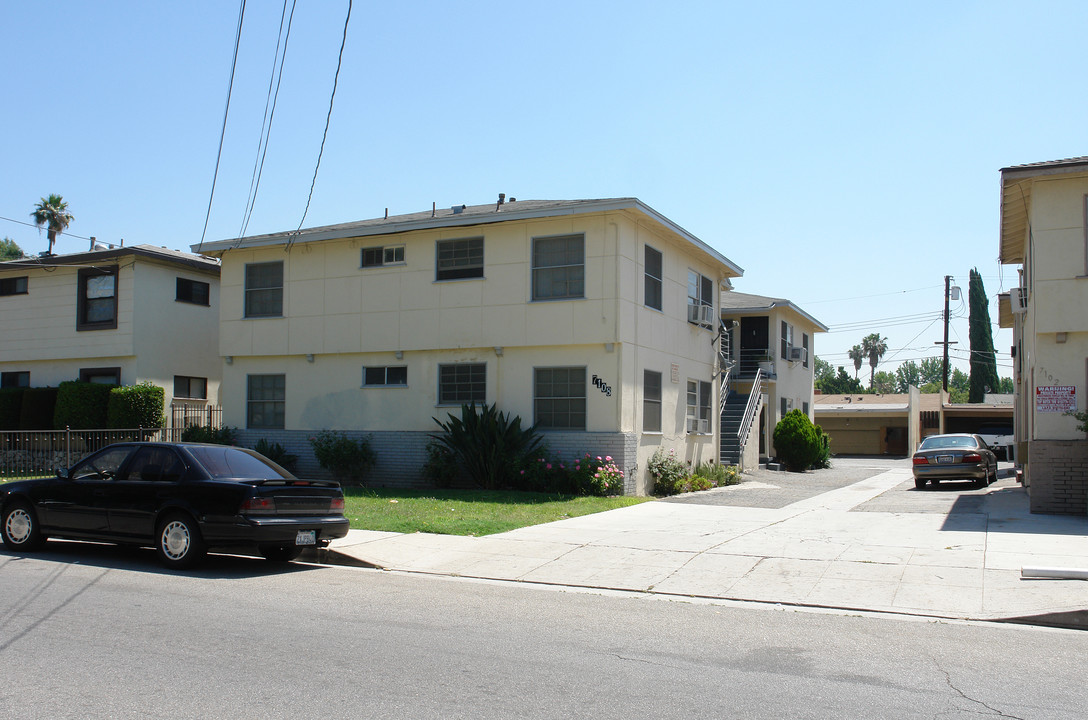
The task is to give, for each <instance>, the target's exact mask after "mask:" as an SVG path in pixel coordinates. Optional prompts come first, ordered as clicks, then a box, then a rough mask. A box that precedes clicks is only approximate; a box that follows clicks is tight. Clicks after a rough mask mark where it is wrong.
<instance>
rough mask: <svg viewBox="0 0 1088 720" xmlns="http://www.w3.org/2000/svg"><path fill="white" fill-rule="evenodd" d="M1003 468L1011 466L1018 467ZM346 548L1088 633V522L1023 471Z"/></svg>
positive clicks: (485, 569)
mask: <svg viewBox="0 0 1088 720" xmlns="http://www.w3.org/2000/svg"><path fill="white" fill-rule="evenodd" d="M1003 474H1004V475H1006V476H1007V475H1009V474H1010V473H1009V471H1008V468H1005V472H1004V473H1003ZM332 551H333V553H335V554H338V555H340V556H341V558H342V559H344V560H348V561H356V562H363V563H366V564H370V565H373V566H376V567H380V568H385V569H389V570H398V571H406V572H422V573H436V574H443V575H454V576H462V577H474V578H485V579H492V580H508V581H516V582H528V583H541V584H549V585H565V586H572V587H584V588H599V589H608V590H625V591H634V592H642V593H654V594H660V595H672V596H680V597H700V598H717V599H728V600H746V601H757V602H769V603H782V604H794V605H804V606H816V607H828V608H841V609H850V610H871V611H878V612H893V613H905V614H912V615H922V616H930V617H942V618H967V619H986V620H1017V621H1021V622H1038V623H1042V624H1055V625H1065V626H1074V627H1076V626H1081V625H1082V624H1083V618H1084V617H1085V608H1088V583H1085V582H1084V581H1079V580H1031V579H1024V578H1022V577H1021V568H1022V567H1024V566H1052V567H1074V568H1084V567H1086V566H1088V517H1066V516H1047V515H1031V514H1030V513H1029V512H1028V503H1027V495H1026V493H1025V491H1024V489H1023V488H1020V487H1019V486H1018V485H1016V483H1015V480H1014V479H1013V478H1011V477H1003V478H1002V479H1000V480H999V481H998V482H996V483H994V484H992V485H990V486H989V487H987V488H975V487H973V486H972V485H970V484H967V483H964V484H958V483H947V484H944V483H942V485H941V486H939V487H938V488H935V489H930V488H927V489H925V490H916V489H915V488H914V483H913V479H912V477H911V472H910V461H909V459H907V460H902V459H899V460H895V459H885V458H876V459H867V458H859V459H844V458H840V459H836V460H835V463H834V467H832V468H831V469H828V470H820V471H815V472H808V473H803V474H795V473H780V472H769V471H759V472H755V473H751V474H747V475H745V482H744V483H742V484H740V485H736V486H732V487H728V488H717V489H714V490H708V491H705V492H702V493H693V494H690V495H685V496H681V497H677V498H669V499H666V500H659V501H656V502H649V503H643V504H641V505H635V506H632V507H627V508H622V509H618V510H612V511H610V512H605V513H598V514H596V515H588V516H584V517H578V518H571V519H569V520H562V521H559V522H553V523H547V524H544V525H537V526H533V527H527V528H521V529H518V530H514V531H511V532H507V533H501V534H498V535H490V536H486V537H460V536H450V535H430V534H426V533H416V534H411V535H401V534H397V533H383V532H371V531H360V530H353V531H351V533H349V535H348V537H346V538H343V539H342V540H339V541H337V542H336V543H335V544H334V547H333V548H332Z"/></svg>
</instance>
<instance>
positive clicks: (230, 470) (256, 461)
mask: <svg viewBox="0 0 1088 720" xmlns="http://www.w3.org/2000/svg"><path fill="white" fill-rule="evenodd" d="M188 450H189V452H190V453H192V455H193V457H195V458H196V459H197V462H199V463H200V464H201V465H203V466H204V469H205V470H207V471H208V474H209V475H211V476H212V477H214V478H262V479H266V480H292V479H294V476H293V475H291V473H289V472H287V471H286V470H284V469H283V468H281V467H280V466H279V465H276V464H275V463H273V462H272V461H270V460H267V459H265V458H263V457H261V456H260V455H258V454H257V453H254V452H250V451H249V450H244V449H241V448H236V447H226V446H222V447H209V446H198V447H193V446H190V447H189V448H188Z"/></svg>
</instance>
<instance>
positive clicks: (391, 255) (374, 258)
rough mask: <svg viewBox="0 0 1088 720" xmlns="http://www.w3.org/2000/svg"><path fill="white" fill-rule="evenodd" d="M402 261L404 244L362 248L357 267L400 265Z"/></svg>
mask: <svg viewBox="0 0 1088 720" xmlns="http://www.w3.org/2000/svg"><path fill="white" fill-rule="evenodd" d="M403 263H404V246H403V245H391V246H388V247H368V248H363V249H362V251H361V257H360V261H359V267H365V268H368V267H382V266H385V265H402V264H403Z"/></svg>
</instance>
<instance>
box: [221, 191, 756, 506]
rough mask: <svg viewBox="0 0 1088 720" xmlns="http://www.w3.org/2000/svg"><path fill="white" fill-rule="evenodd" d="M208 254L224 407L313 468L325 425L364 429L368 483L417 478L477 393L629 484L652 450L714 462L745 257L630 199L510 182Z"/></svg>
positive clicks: (643, 481)
mask: <svg viewBox="0 0 1088 720" xmlns="http://www.w3.org/2000/svg"><path fill="white" fill-rule="evenodd" d="M200 251H202V252H204V253H207V254H211V255H213V256H217V257H220V258H221V260H222V267H223V276H222V277H223V283H222V293H223V295H222V298H223V299H222V304H221V311H220V315H221V334H220V352H221V353H222V355H223V356H224V357H225V362H226V364H225V366H224V377H223V393H222V401H223V408H224V422H225V423H226V424H228V425H234V426H238V427H239V428H243V430H242V436H243V442H244V444H252V443H254V442H255V441H256V440H258V439H260V438H267V439H269V440H274V441H276V442H280V443H282V444H284V445H285V446H286V447H287V449H288V450H289V451H291V452H292V453H295V454H297V455H299V457H300V470H301V471H304V472H316V471H317V470H318V468H317V466H316V464H315V462H314V460H313V456H312V452H311V450H310V447H309V444H308V442H307V440H308V438H309V437H310V436H311V435H312V434H313V433H314V431H316V430H321V429H325V428H328V429H333V430H340V431H345V432H347V433H348V434H351V435H355V436H370V438H371V442H372V444H373V446H374V447H375V449H376V450H377V457H378V459H377V465H376V467H375V468H374V471H373V473H372V477H373V479H374V481H376V482H380V483H400V484H403V483H411V482H414V481H416V480H417V479H418V474H419V470H420V467H421V465H422V464H423V462H424V460H425V458H426V453H425V448H426V445H427V443H428V441H429V439H430V435H432V434H433V433H435V432H437V431H438V428H437V426H436V424H435V421H434V420H433V419H432V418H439V419H442V420H444V419H445V418H446V417H447V414H448V413H453V414H455V415H456V414H458V413H459V412H460V405H461V404H462V403H470V402H475V403H478V404H479V403H487V404H491V403H494V404H497V405H498V407H499V409H500V410H502V411H504V412H508V413H511V414H514V415H518V416H520V417H521V418H522V419H523V421H524V422H525V423H526V424H530V423H532V424H536V426H537V427H538V428H539V429H541V431H542V432H543V433H544V434H545V436H546V441H547V443H548V445H549V447H550V448H551V450H552V451H553V452H555V451H562V452H563V454H564V456H566V457H571V456H573V455H574V454H577V453H583V452H590V453H592V454H593V455H605V454H607V455H611V456H612V457H613V458H615V459H616V461H617V464H618V465H619V466H620V467H621V468H622V469H623V470H624V471H625V474H626V488H625V490H626V492H628V493H639V494H645V493H648V492H649V491H650V490H652V480H651V479H650V478H649V476H648V473H647V472H646V465H647V460H648V459H649V458H650V456H651V455H652V454H653V453H654V451H655V450H657V449H658V448H664V449H666V450H668V449H674V450H676V452H677V454H678V455H679V456H681V457H683V458H685V459H688V460H692V461H702V460H709V459H715V458H716V454H717V447H716V440H717V429H718V420H717V414H718V407H719V387H718V382H719V381H720V379H721V370H722V362H721V358H720V357H719V343H720V334H719V319H718V318H719V316H718V302H719V301H718V297H719V295H720V293H721V290H723V289H728V288H729V279H730V278H733V277H738V276H739V275H740V274H741V272H742V271H741V269H740V268H739V267H737V266H736V265H734V264H733V263H732V262H731V261H729V260H728V259H726V258H725V257H724V256H722V255H721V254H720V253H718V252H717V251H715V250H714V249H712V248H711V247H710V246H708V245H707V244H706V243H704V242H702V241H701V240H699V239H698V238H696V237H694V236H693V235H691V234H690V233H688V232H686V231H685V230H684V229H683V228H681V227H679V226H678V225H676V224H675V223H674V222H672V221H671V220H669V219H668V218H666V217H664V216H662V215H660V214H659V213H657V212H656V211H654V210H653V209H652V208H650V207H648V206H647V205H645V204H643V203H642V202H640V201H639V200H637V199H634V198H620V199H608V200H579V201H520V202H519V201H515V200H513V199H511V201H510V202H504V199H503V196H500V200H499V202H498V203H492V204H488V205H476V206H463V205H459V206H455V207H453V208H449V209H433V210H430V211H427V212H422V213H415V214H410V215H400V216H394V217H384V218H378V219H374V220H365V221H361V222H353V223H346V224H342V225H334V226H328V227H319V228H311V229H308V230H302V231H300V232H294V231H291V232H283V233H275V234H271V235H263V236H255V237H247V238H241V239H236V240H227V241H221V242H216V243H204V244H203V246H202V247H201V248H200Z"/></svg>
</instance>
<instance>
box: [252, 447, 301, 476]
mask: <svg viewBox="0 0 1088 720" xmlns="http://www.w3.org/2000/svg"><path fill="white" fill-rule="evenodd" d="M253 449H254V450H256V451H257V452H259V453H260V454H261V455H264V456H265V457H266V458H268V459H269V460H271V461H272V462H274V463H276V464H277V465H279V466H280V467H281V468H283V469H284V470H287V471H288V472H292V473H293V472H294V471H295V465H296V464H298V455H292V454H291V453H289V452H287V448H285V447H284V446H283V445H280V444H279V443H278V442H271V443H270V442H268V441H267V440H265V439H264V438H261V439H260V440H258V441H257V444H256V445H254V446H253Z"/></svg>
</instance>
